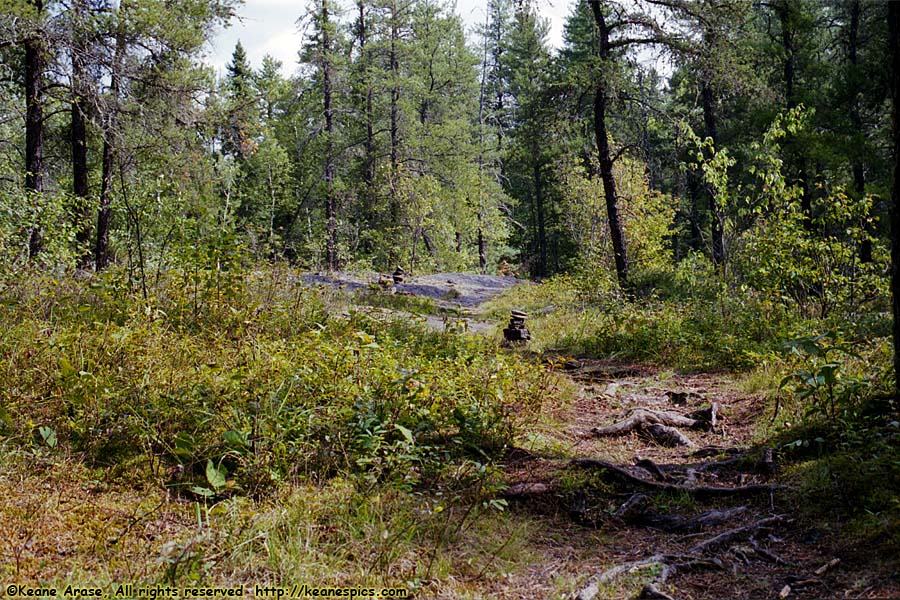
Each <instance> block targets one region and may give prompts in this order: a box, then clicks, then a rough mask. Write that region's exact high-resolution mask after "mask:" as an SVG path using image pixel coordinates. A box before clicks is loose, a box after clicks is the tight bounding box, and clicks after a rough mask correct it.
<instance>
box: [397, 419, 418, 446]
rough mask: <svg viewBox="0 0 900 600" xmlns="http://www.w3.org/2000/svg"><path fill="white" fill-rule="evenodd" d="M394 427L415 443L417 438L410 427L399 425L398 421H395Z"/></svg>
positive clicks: (410, 441)
mask: <svg viewBox="0 0 900 600" xmlns="http://www.w3.org/2000/svg"><path fill="white" fill-rule="evenodd" d="M394 427H395V428H396V429H397V431H399V432H400V433H402V434H403V437H405V438H406V441H407V442H409V443H410V444H414V443H415V441H416V440H415V438H413V434H412V431H410V430H409V429H407V428H406V427H404V426H403V425H398V424H397V423H394Z"/></svg>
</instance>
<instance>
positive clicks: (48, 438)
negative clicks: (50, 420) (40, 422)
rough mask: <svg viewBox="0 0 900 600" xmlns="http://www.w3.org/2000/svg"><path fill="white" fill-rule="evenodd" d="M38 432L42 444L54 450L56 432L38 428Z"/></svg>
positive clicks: (46, 428)
mask: <svg viewBox="0 0 900 600" xmlns="http://www.w3.org/2000/svg"><path fill="white" fill-rule="evenodd" d="M38 431H39V432H40V434H41V437H42V438H43V439H44V443H45V444H47V445H48V446H50V447H51V448H56V442H57V440H56V432H55V431H53V430H52V429H51V428H49V427H40V428H39V429H38Z"/></svg>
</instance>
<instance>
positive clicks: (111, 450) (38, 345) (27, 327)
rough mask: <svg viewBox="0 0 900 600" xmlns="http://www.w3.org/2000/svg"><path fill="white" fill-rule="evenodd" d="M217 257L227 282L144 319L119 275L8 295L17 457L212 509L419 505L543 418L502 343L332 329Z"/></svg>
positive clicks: (413, 329)
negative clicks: (363, 496) (419, 490)
mask: <svg viewBox="0 0 900 600" xmlns="http://www.w3.org/2000/svg"><path fill="white" fill-rule="evenodd" d="M200 248H201V250H202V248H203V247H202V246H201V247H200ZM219 248H220V247H219V246H215V245H214V246H212V248H211V249H210V248H207V251H209V252H210V253H211V254H210V255H209V256H213V257H216V258H217V260H219V262H218V263H217V264H218V265H219V267H220V270H218V271H217V270H216V269H214V268H211V266H210V264H209V263H202V264H201V263H200V262H198V263H195V266H194V267H193V268H188V267H185V270H184V272H183V273H182V272H181V271H178V272H173V273H172V274H171V275H170V276H169V277H168V278H167V279H166V283H165V287H164V288H160V289H158V290H151V291H152V293H151V296H150V297H149V299H148V301H146V302H145V301H144V300H143V299H142V296H140V295H138V296H134V295H132V294H131V293H130V292H128V290H127V287H124V288H123V287H122V286H121V283H120V281H119V280H118V279H117V278H116V274H115V273H110V275H108V276H106V277H104V278H101V279H96V280H90V281H86V282H79V281H75V280H69V279H67V280H61V281H58V282H56V283H53V282H47V281H45V282H42V283H41V286H40V287H38V288H32V289H28V290H26V289H23V288H11V289H9V290H8V291H7V292H6V294H5V296H4V299H5V302H4V304H3V308H2V310H3V317H4V319H8V320H9V322H11V323H13V322H15V323H16V325H15V326H13V327H11V328H9V329H7V330H6V331H5V332H4V333H3V334H2V336H0V347H2V352H3V353H4V355H6V356H8V357H9V360H7V361H4V364H3V373H2V377H3V378H4V380H6V381H11V382H13V381H14V382H16V383H15V386H13V387H7V388H6V389H5V390H4V392H3V394H2V396H0V404H2V406H3V408H4V411H5V413H4V414H6V415H7V417H8V418H7V419H4V423H5V425H4V429H3V436H4V437H5V438H6V439H7V441H8V442H9V441H12V442H14V443H16V444H24V445H26V446H31V445H32V444H34V443H35V442H36V441H37V442H39V443H40V444H41V445H43V446H44V447H46V448H48V449H51V450H52V449H60V450H63V449H64V451H65V452H68V453H77V454H78V455H80V456H82V457H83V459H84V460H86V461H87V462H89V463H91V464H96V465H99V466H102V467H104V468H108V469H112V470H116V469H118V468H119V467H120V466H122V465H124V464H133V465H140V468H138V469H137V470H136V472H135V474H134V475H132V477H136V478H138V479H141V478H148V479H150V480H155V481H162V482H165V483H166V484H167V485H169V486H172V487H173V489H175V490H177V491H179V492H181V493H192V494H195V495H198V496H200V497H213V496H216V497H221V496H228V495H232V494H237V493H247V494H252V495H264V494H269V493H271V492H272V491H273V490H274V489H275V487H274V486H275V484H277V483H278V482H283V481H293V480H298V479H313V480H324V479H327V478H329V477H332V476H335V475H336V474H344V475H346V476H353V477H359V478H360V479H359V480H360V482H367V483H365V485H373V486H374V485H381V484H384V483H391V484H395V485H397V486H399V487H400V488H402V489H409V490H411V489H413V488H415V487H417V486H419V485H421V484H422V483H423V482H424V481H432V482H433V481H440V480H441V479H442V478H443V475H442V473H443V472H444V470H445V469H446V467H447V466H448V465H450V464H455V463H456V462H458V461H467V460H471V459H474V460H477V461H479V462H481V463H482V464H490V463H491V462H492V461H493V460H494V459H495V458H496V457H497V456H498V455H499V453H501V452H502V451H503V449H504V448H505V447H506V446H507V445H508V444H509V443H510V442H511V441H512V438H513V436H514V434H515V431H516V428H517V424H518V423H521V422H522V419H526V418H528V417H529V415H530V414H532V412H533V411H535V410H537V408H538V407H539V406H540V403H541V402H542V396H541V394H543V393H545V391H546V386H545V385H542V384H541V380H542V379H544V378H546V377H548V376H549V375H547V374H545V373H542V372H540V371H535V370H534V369H529V368H528V367H527V366H526V365H522V364H520V362H519V361H518V360H516V359H514V358H512V357H510V358H507V357H505V356H504V355H502V354H500V355H498V353H497V348H496V347H494V346H493V345H491V344H488V343H484V342H480V341H478V340H476V339H473V338H471V337H470V336H463V335H456V334H437V333H429V332H427V331H425V330H423V329H422V328H421V326H418V325H416V324H414V323H404V322H397V323H393V324H391V323H387V324H385V323H382V322H380V321H378V320H375V319H373V318H372V317H369V316H368V315H366V314H365V313H363V312H353V313H351V315H350V317H349V319H346V320H342V319H335V318H331V317H327V316H326V315H325V312H324V311H323V310H322V308H323V303H324V302H327V301H328V299H327V298H326V297H323V296H322V295H320V294H318V293H316V292H315V291H312V290H307V289H303V288H297V287H295V286H294V285H293V284H291V283H290V281H291V279H290V278H285V277H283V274H279V273H276V272H271V273H269V274H267V275H266V277H267V278H268V279H266V278H264V279H262V280H253V279H244V278H241V277H237V276H233V275H232V274H231V273H230V272H229V271H228V270H225V264H226V262H225V257H224V255H223V254H222V253H221V250H220V249H219ZM209 256H207V258H209ZM279 280H280V281H279ZM110 317H113V318H114V320H109V318H110ZM414 339H415V340H421V341H420V342H418V343H411V342H412V340H414ZM33 356H41V357H42V359H41V361H40V364H35V363H33V361H32V360H31V358H30V357H33Z"/></svg>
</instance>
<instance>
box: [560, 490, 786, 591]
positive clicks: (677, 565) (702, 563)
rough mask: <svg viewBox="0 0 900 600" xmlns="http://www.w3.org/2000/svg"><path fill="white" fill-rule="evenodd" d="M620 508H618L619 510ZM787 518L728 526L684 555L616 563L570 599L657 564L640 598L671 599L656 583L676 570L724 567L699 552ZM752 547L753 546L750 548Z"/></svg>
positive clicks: (781, 516)
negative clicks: (651, 578)
mask: <svg viewBox="0 0 900 600" xmlns="http://www.w3.org/2000/svg"><path fill="white" fill-rule="evenodd" d="M645 498H646V497H645ZM632 500H634V497H632V498H631V499H629V502H626V503H625V505H623V508H624V507H625V506H626V505H629V504H631V505H633V506H634V505H638V504H639V502H637V501H635V502H632ZM620 510H621V509H620ZM785 520H786V517H785V515H775V516H774V517H768V518H765V519H760V520H759V521H756V522H754V523H751V524H749V525H745V526H743V527H737V528H735V529H729V530H728V531H726V532H724V533H720V534H719V535H717V536H715V537H712V538H709V539H707V540H704V541H702V542H700V543H698V544H696V545H695V546H694V547H693V548H691V549H690V550H689V551H688V553H687V554H686V555H683V556H673V555H666V554H654V555H652V556H649V557H647V558H645V559H643V560H638V561H633V562H629V563H624V564H621V565H616V566H614V567H612V568H610V569H607V570H606V571H604V572H602V573H600V574H599V575H597V576H595V577H592V578H591V579H590V580H589V581H588V584H587V586H586V587H584V588H582V589H581V590H580V591H579V592H578V593H577V594H575V596H574V597H573V600H593V598H595V597H596V596H597V594H598V593H599V591H600V586H601V585H603V584H606V583H610V582H612V581H613V580H614V579H616V578H617V577H620V576H622V575H626V574H628V573H633V572H634V571H637V570H639V569H645V568H649V567H653V566H658V567H660V569H661V570H660V572H659V575H657V577H656V578H655V579H654V581H653V582H651V583H649V584H647V585H645V586H644V587H643V589H642V590H641V593H640V595H639V596H638V597H639V598H672V596H669V595H668V594H666V593H665V592H662V591H661V590H660V589H659V587H658V586H660V585H662V584H664V583H665V582H666V581H667V580H668V579H669V578H670V577H672V576H673V575H674V574H675V573H677V572H679V571H686V570H690V569H712V568H715V569H721V568H723V565H722V561H720V560H719V559H717V558H714V559H704V558H701V557H700V555H701V554H703V553H704V552H707V551H709V550H712V549H714V548H718V547H720V546H722V545H724V544H727V543H729V542H731V541H734V540H735V539H737V538H739V537H742V536H744V535H748V534H751V533H753V532H756V531H758V530H760V529H764V528H767V527H769V526H771V525H774V524H776V523H783V522H784V521H785ZM750 550H751V551H752V550H754V549H753V548H751V549H750Z"/></svg>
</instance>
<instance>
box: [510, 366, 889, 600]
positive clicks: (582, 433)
mask: <svg viewBox="0 0 900 600" xmlns="http://www.w3.org/2000/svg"><path fill="white" fill-rule="evenodd" d="M568 366H569V367H574V366H575V364H574V363H570V364H569V365H568ZM567 375H568V376H569V377H572V378H573V379H574V380H575V381H576V382H577V383H578V384H579V386H580V389H581V393H580V395H579V396H578V398H577V400H576V401H575V402H574V403H573V404H572V405H571V406H569V407H566V408H564V409H560V410H558V411H557V412H556V414H555V415H554V417H555V420H556V422H557V423H558V425H557V426H555V427H551V428H547V427H542V428H541V429H540V431H539V433H540V435H542V436H544V438H545V439H546V438H549V439H550V440H552V441H553V442H555V447H556V448H558V449H559V451H558V452H553V453H547V452H544V453H538V452H536V453H532V452H530V451H528V450H527V449H521V450H517V451H515V452H514V453H513V454H512V455H511V456H510V459H509V461H508V466H507V469H506V473H507V476H508V485H509V488H508V491H507V492H506V494H507V497H508V499H509V501H510V504H511V510H514V511H520V512H524V513H527V514H529V515H540V518H541V519H543V523H544V526H545V530H544V532H543V535H545V536H546V539H548V540H553V542H551V543H548V544H546V545H545V552H546V561H543V562H541V564H540V565H539V566H535V567H533V568H531V569H529V570H528V572H527V573H523V574H521V575H520V576H521V577H522V578H523V579H524V580H525V581H520V582H518V585H511V586H510V587H504V589H498V590H496V592H497V594H498V597H509V598H514V597H535V598H538V597H546V598H554V597H561V598H575V599H577V600H591V599H593V598H597V599H605V598H622V599H626V598H629V599H630V598H677V599H698V600H699V599H710V600H712V599H716V600H718V599H723V598H734V599H744V598H746V599H750V598H753V599H756V598H847V597H852V598H887V597H893V596H891V595H890V592H888V590H887V589H886V587H885V586H889V585H890V584H889V583H885V586H876V587H869V588H868V589H866V586H865V585H862V584H861V582H860V581H859V580H857V579H855V578H854V577H853V576H852V575H853V574H854V570H855V569H854V566H853V564H852V559H851V560H848V559H847V557H845V558H844V560H843V561H840V562H835V558H836V557H835V555H834V554H833V551H832V550H829V549H828V548H825V547H822V545H821V544H820V543H818V542H819V540H820V538H821V537H822V533H821V532H818V531H815V530H808V529H804V528H803V526H802V525H801V524H800V523H799V521H798V519H797V518H796V517H795V516H793V515H792V514H791V513H792V509H791V507H790V505H789V504H788V500H787V495H786V493H785V490H784V489H780V486H779V485H778V484H776V483H775V481H776V474H777V471H778V469H779V467H778V465H777V454H767V453H766V452H765V450H766V449H765V448H764V447H757V448H754V447H753V431H754V427H755V424H756V422H757V420H758V419H759V418H762V416H763V410H762V408H763V407H762V401H761V400H760V399H758V398H755V397H753V396H752V395H748V394H742V393H740V392H738V391H736V389H735V387H734V386H733V384H731V383H730V382H729V380H728V378H727V377H725V376H722V375H718V374H696V375H678V374H672V373H671V372H664V373H663V372H658V371H657V370H655V369H652V368H649V367H646V366H642V365H623V364H615V363H610V362H604V361H584V362H581V363H580V364H579V365H578V366H577V368H572V369H570V370H569V371H568V373H567ZM712 403H716V404H717V405H718V408H719V413H718V419H717V423H716V425H715V427H710V426H709V425H707V426H706V427H702V426H698V427H697V428H695V429H692V428H686V427H679V431H680V432H681V433H682V434H683V435H684V436H685V437H686V438H688V440H689V441H690V443H691V444H692V445H691V446H669V445H666V444H664V443H661V442H660V439H663V438H654V437H652V435H651V433H650V431H649V427H648V426H647V424H645V425H644V426H643V427H638V428H637V429H635V430H632V431H630V432H627V433H624V434H622V435H619V436H603V437H600V436H598V435H596V433H595V432H593V431H592V430H595V429H596V428H602V427H606V426H610V425H613V424H616V423H622V422H623V421H624V420H625V419H626V418H627V417H629V416H634V415H635V414H637V415H646V414H667V415H673V414H675V415H682V416H683V415H689V414H692V413H697V412H699V411H702V410H703V409H708V408H709V407H710V406H711V405H712ZM561 582H565V584H562V585H561ZM519 586H524V587H527V588H531V589H533V590H535V594H534V595H533V596H518V595H516V594H515V593H512V592H511V589H512V588H513V587H519ZM537 590H541V591H537Z"/></svg>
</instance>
